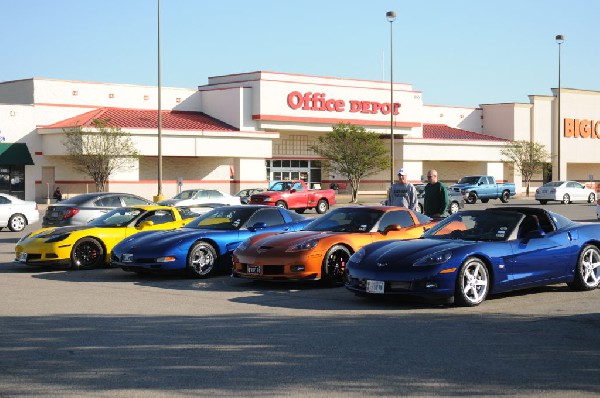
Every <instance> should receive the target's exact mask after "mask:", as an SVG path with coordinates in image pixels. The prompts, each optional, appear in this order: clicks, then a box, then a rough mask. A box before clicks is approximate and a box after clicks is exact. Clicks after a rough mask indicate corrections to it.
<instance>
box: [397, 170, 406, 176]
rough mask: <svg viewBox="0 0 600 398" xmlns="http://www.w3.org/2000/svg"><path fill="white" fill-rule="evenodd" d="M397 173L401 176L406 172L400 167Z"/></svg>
mask: <svg viewBox="0 0 600 398" xmlns="http://www.w3.org/2000/svg"><path fill="white" fill-rule="evenodd" d="M398 175H403V176H405V175H406V172H405V171H404V169H400V170H398Z"/></svg>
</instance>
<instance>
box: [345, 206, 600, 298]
mask: <svg viewBox="0 0 600 398" xmlns="http://www.w3.org/2000/svg"><path fill="white" fill-rule="evenodd" d="M556 283H567V285H568V286H569V287H571V288H572V289H575V290H592V289H595V288H596V287H597V286H598V284H599V283H600V225H599V224H580V223H576V222H573V221H571V220H569V219H567V218H565V217H563V216H561V215H558V214H555V213H552V212H549V211H546V210H544V209H538V208H529V207H502V208H494V209H487V210H471V211H461V212H459V213H456V214H454V215H452V216H450V217H448V218H446V219H445V220H443V221H441V222H440V223H438V224H437V225H435V226H434V227H433V228H431V229H430V230H429V231H427V232H426V233H425V234H424V235H423V236H422V237H421V238H419V239H413V240H407V241H384V242H377V243H373V244H370V245H367V246H365V247H363V248H362V249H360V250H359V251H357V252H356V253H355V254H354V255H352V257H351V258H350V259H349V260H348V264H347V274H346V288H348V289H349V290H351V291H353V292H354V293H356V294H358V295H365V294H374V295H375V294H389V295H401V294H408V295H419V296H430V297H436V298H446V299H449V300H450V301H452V300H454V303H455V304H458V305H463V306H476V305H478V304H480V303H482V302H483V301H484V300H485V298H486V297H487V295H488V294H494V293H500V292H506V291H509V290H516V289H522V288H529V287H533V286H541V285H551V284H556Z"/></svg>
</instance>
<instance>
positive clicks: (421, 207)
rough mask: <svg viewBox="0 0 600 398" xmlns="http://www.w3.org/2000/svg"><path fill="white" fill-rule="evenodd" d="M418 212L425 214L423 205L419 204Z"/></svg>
mask: <svg viewBox="0 0 600 398" xmlns="http://www.w3.org/2000/svg"><path fill="white" fill-rule="evenodd" d="M417 212H418V213H421V214H423V205H422V204H420V203H417Z"/></svg>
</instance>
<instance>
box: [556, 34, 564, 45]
mask: <svg viewBox="0 0 600 398" xmlns="http://www.w3.org/2000/svg"><path fill="white" fill-rule="evenodd" d="M564 41H565V37H564V36H563V35H556V42H557V43H558V44H559V45H561V44H563V42H564Z"/></svg>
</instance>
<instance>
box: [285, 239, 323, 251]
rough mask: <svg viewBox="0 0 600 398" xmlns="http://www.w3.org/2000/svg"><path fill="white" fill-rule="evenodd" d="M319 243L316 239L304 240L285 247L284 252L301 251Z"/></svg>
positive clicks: (310, 248) (312, 247)
mask: <svg viewBox="0 0 600 398" xmlns="http://www.w3.org/2000/svg"><path fill="white" fill-rule="evenodd" d="M317 243H319V240H318V239H311V240H306V241H304V242H301V243H298V244H297V245H292V246H290V247H288V248H287V250H286V252H301V251H305V250H312V249H314V248H315V246H316V245H317Z"/></svg>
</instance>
